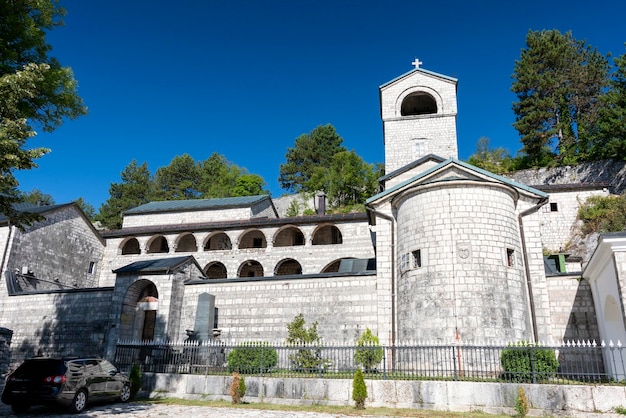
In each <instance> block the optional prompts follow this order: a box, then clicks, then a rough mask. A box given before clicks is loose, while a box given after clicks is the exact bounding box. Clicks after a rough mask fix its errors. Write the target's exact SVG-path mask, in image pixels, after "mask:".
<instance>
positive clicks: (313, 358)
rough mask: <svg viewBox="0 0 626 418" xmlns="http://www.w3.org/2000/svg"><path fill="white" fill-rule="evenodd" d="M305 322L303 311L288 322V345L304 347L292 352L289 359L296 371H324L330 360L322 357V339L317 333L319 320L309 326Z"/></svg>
mask: <svg viewBox="0 0 626 418" xmlns="http://www.w3.org/2000/svg"><path fill="white" fill-rule="evenodd" d="M305 324H306V321H305V319H304V315H303V314H302V313H299V314H298V315H296V316H295V318H294V319H293V321H292V322H290V323H289V324H287V345H289V346H295V347H302V348H298V350H297V351H296V352H295V353H294V354H290V355H289V360H291V364H292V367H293V369H294V370H295V371H303V372H307V373H311V372H319V371H324V369H325V368H326V367H327V366H328V365H329V364H330V362H329V361H328V360H327V359H325V358H323V357H322V350H321V349H320V348H319V344H320V343H321V340H322V339H321V338H320V336H319V335H318V333H317V321H315V322H313V324H311V326H310V327H308V328H307V327H306V326H305Z"/></svg>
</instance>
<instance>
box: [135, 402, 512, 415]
mask: <svg viewBox="0 0 626 418" xmlns="http://www.w3.org/2000/svg"><path fill="white" fill-rule="evenodd" d="M140 402H145V403H154V404H168V405H184V406H207V407H209V406H210V407H214V408H237V409H258V410H263V411H295V412H319V413H326V414H333V415H348V416H356V417H358V416H368V417H372V416H373V417H377V416H378V417H382V416H385V417H412V418H433V417H470V418H486V417H490V418H498V417H509V418H510V416H509V415H504V414H500V415H496V414H486V413H484V412H480V411H474V412H441V411H430V410H421V409H406V408H375V407H366V408H365V409H360V410H359V409H356V408H355V407H354V406H353V405H346V406H331V405H281V404H267V403H242V404H236V405H234V404H232V403H231V402H229V401H206V400H191V399H179V398H159V399H143V400H141V401H140Z"/></svg>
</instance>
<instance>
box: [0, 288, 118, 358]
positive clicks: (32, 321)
mask: <svg viewBox="0 0 626 418" xmlns="http://www.w3.org/2000/svg"><path fill="white" fill-rule="evenodd" d="M112 290H113V289H110V288H100V289H93V290H72V291H66V292H51V293H36V294H22V295H17V296H7V289H6V286H5V284H4V281H3V282H2V286H0V304H1V305H2V319H3V324H2V325H3V326H5V327H6V328H9V329H12V330H13V332H14V334H13V342H12V344H11V348H12V352H13V359H12V363H13V364H17V363H19V362H21V361H22V360H23V359H24V358H28V357H32V356H34V355H37V354H41V355H48V356H54V355H56V356H59V355H88V354H90V355H104V350H105V347H106V336H107V334H108V330H109V328H110V326H111V324H110V323H109V316H110V312H111V295H112V293H113V292H112Z"/></svg>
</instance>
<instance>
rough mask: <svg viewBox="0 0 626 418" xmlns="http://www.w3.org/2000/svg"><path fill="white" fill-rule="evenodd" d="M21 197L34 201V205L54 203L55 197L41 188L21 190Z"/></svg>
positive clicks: (24, 199) (24, 200) (23, 199)
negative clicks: (27, 190)
mask: <svg viewBox="0 0 626 418" xmlns="http://www.w3.org/2000/svg"><path fill="white" fill-rule="evenodd" d="M20 199H21V200H22V201H23V202H28V203H32V204H34V205H44V206H48V205H54V204H55V202H54V198H53V197H52V195H50V194H48V193H43V192H42V191H41V190H39V189H32V190H31V191H30V192H21V193H20Z"/></svg>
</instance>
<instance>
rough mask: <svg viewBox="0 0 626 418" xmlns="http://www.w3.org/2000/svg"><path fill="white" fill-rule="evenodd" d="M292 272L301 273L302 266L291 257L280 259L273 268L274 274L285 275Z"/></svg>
mask: <svg viewBox="0 0 626 418" xmlns="http://www.w3.org/2000/svg"><path fill="white" fill-rule="evenodd" d="M292 274H302V266H301V265H300V263H298V262H297V261H296V260H294V259H293V258H287V259H285V260H282V261H281V262H279V263H278V264H277V265H276V268H275V269H274V275H275V276H287V275H292Z"/></svg>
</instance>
